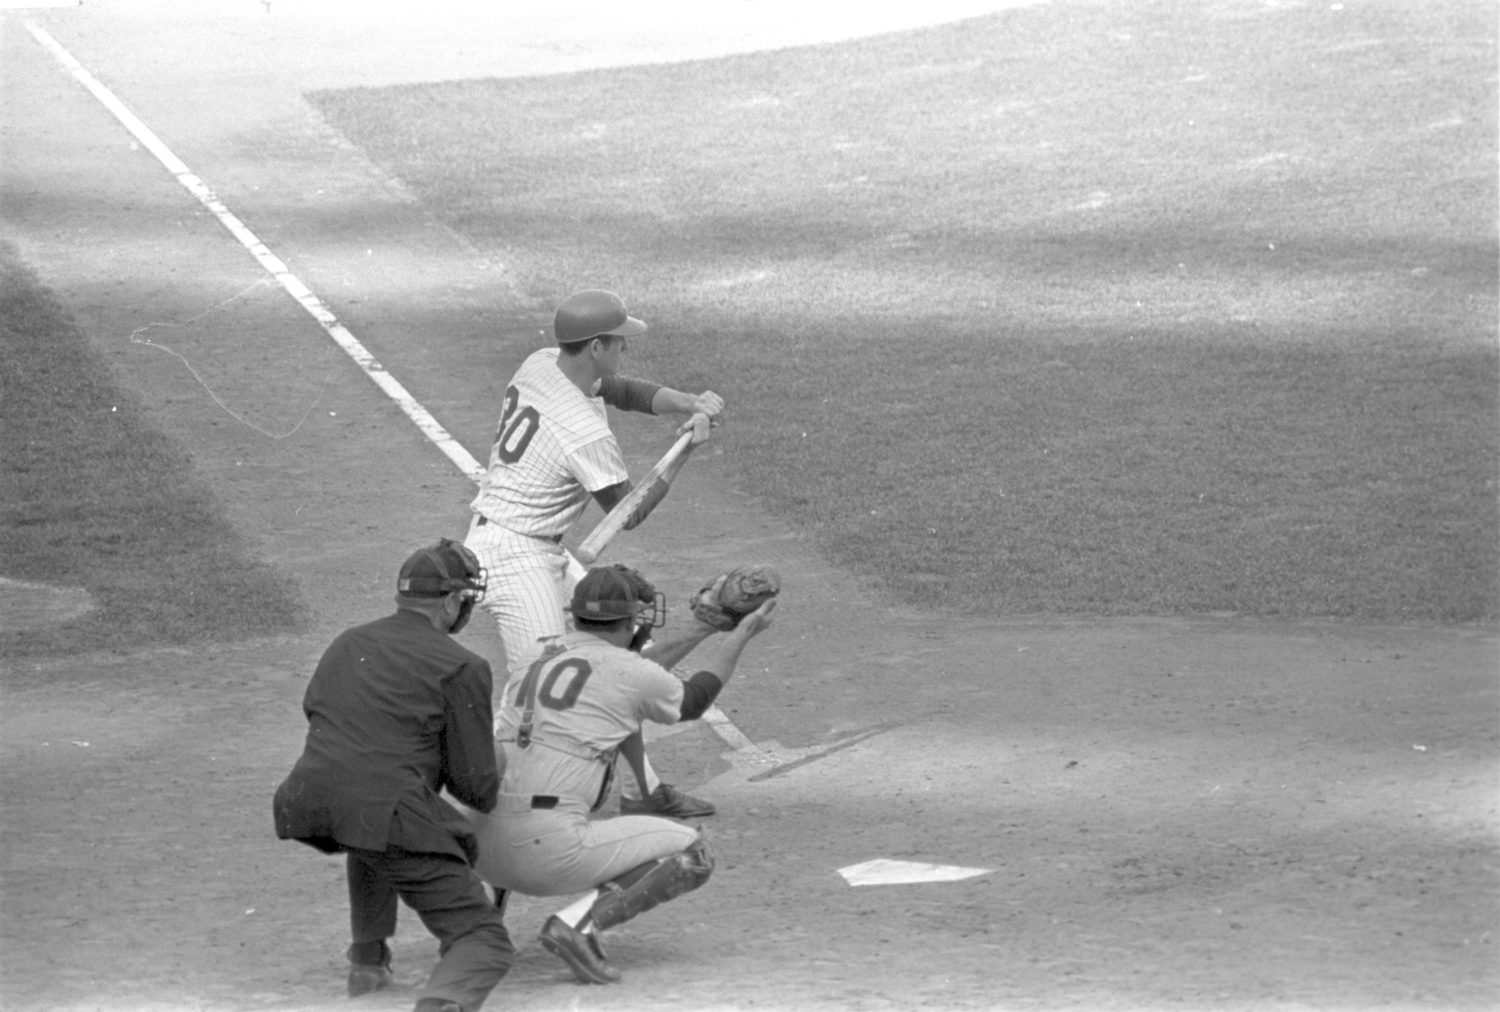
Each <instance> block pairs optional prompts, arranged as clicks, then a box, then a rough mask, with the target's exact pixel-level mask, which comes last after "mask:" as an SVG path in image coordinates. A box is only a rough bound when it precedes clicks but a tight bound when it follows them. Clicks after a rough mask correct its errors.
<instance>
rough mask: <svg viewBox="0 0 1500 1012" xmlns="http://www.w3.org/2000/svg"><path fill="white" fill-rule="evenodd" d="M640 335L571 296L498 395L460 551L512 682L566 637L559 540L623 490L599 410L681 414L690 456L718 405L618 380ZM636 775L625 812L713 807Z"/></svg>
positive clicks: (622, 319)
mask: <svg viewBox="0 0 1500 1012" xmlns="http://www.w3.org/2000/svg"><path fill="white" fill-rule="evenodd" d="M645 332H646V324H645V323H643V322H641V321H640V320H638V319H636V318H635V317H633V316H630V315H629V314H628V313H627V312H626V310H625V304H624V303H623V302H622V301H621V300H620V298H619V296H617V295H615V294H613V293H612V292H605V291H599V290H589V291H583V292H578V293H577V294H574V295H571V296H569V297H568V298H567V299H565V300H564V301H563V303H562V304H561V305H560V306H559V307H558V308H557V312H556V315H555V317H554V320H553V334H554V337H555V338H556V340H557V347H556V348H543V349H540V350H538V351H536V352H533V353H532V354H531V355H530V356H528V357H527V359H526V360H525V361H524V362H523V363H522V364H521V367H520V369H519V370H517V371H516V374H515V376H514V377H513V378H512V379H511V381H510V383H509V385H507V387H506V389H505V399H504V402H503V404H502V407H501V411H500V425H499V428H498V431H497V432H496V434H495V442H494V445H493V446H492V447H491V448H490V458H489V465H488V468H487V469H486V471H485V475H484V478H483V480H482V481H481V483H480V487H479V494H478V495H477V496H475V498H474V500H473V502H472V503H471V504H470V509H471V511H472V513H473V517H472V520H471V522H470V527H469V534H468V537H467V538H466V539H465V544H466V546H467V547H468V548H470V549H471V550H472V551H473V552H474V554H475V555H477V556H478V557H479V560H480V562H481V564H483V565H484V567H485V569H486V570H488V572H489V577H490V584H489V592H488V593H487V594H486V595H485V598H484V601H483V602H482V604H481V607H483V608H484V609H485V610H486V611H487V612H489V614H490V615H491V616H493V617H494V619H495V622H496V623H497V625H498V626H499V629H500V639H501V642H502V644H503V645H504V648H505V658H506V667H507V669H508V678H509V680H511V681H514V680H515V679H517V678H519V677H520V676H521V675H522V674H524V673H525V671H526V670H527V668H528V667H529V666H530V665H531V663H532V662H533V661H534V660H536V658H537V656H538V655H539V654H540V653H541V651H542V649H543V646H544V644H545V643H547V642H549V641H553V640H556V639H557V638H558V637H559V636H561V635H563V633H564V632H565V631H566V625H565V615H564V609H565V606H566V604H567V601H568V593H569V591H570V589H571V587H572V585H573V584H574V583H575V582H576V581H577V579H578V578H579V577H580V576H581V575H582V573H583V567H582V566H581V565H579V564H578V562H577V560H575V559H574V558H573V557H572V556H571V555H570V554H569V553H568V552H567V550H566V549H564V548H563V547H562V544H561V541H562V538H563V535H564V534H565V533H567V531H568V530H569V529H570V528H571V527H572V526H573V524H574V523H576V522H577V521H578V518H579V517H580V516H582V514H583V512H584V510H585V509H586V508H587V506H588V503H589V500H590V499H591V498H592V499H593V500H594V501H596V502H598V503H599V505H600V507H601V508H602V509H604V510H605V511H606V512H608V511H609V510H610V509H611V508H612V507H613V506H614V505H615V503H617V502H619V500H620V499H621V498H622V497H623V496H624V495H625V494H626V493H628V492H629V491H630V488H631V483H630V475H629V474H628V472H627V470H626V467H625V460H624V456H623V455H622V453H621V451H620V444H619V442H618V440H617V439H616V438H615V434H614V432H613V431H612V430H611V429H610V427H609V418H608V413H607V411H606V406H612V407H615V408H618V409H620V410H624V411H634V412H643V413H647V414H654V415H661V414H679V415H687V416H689V417H688V420H687V421H686V422H684V423H683V425H682V426H681V427H680V428H679V429H678V431H679V432H683V431H686V430H687V429H688V428H689V427H691V428H692V430H693V437H694V438H693V443H694V445H696V444H697V443H700V442H702V441H704V440H706V439H707V438H708V437H709V433H710V431H711V428H712V425H713V424H714V422H716V420H717V419H718V418H719V416H720V415H721V414H722V412H723V410H724V399H723V398H722V397H720V396H719V395H718V394H716V393H714V392H712V391H704V392H703V393H700V394H690V393H684V392H682V391H678V390H674V389H672V388H670V387H664V386H660V385H658V384H655V383H651V382H648V381H645V380H640V379H634V378H631V377H628V376H624V375H621V373H620V367H621V364H622V363H623V361H624V356H625V354H626V352H627V340H628V339H629V338H632V337H638V336H640V335H642V334H644V333H645ZM691 448H692V447H691V446H690V447H689V451H691ZM688 456H689V454H686V453H685V454H684V455H683V456H682V457H680V458H678V460H677V461H676V462H674V465H673V466H672V467H669V468H668V469H667V471H666V472H665V473H664V474H663V475H662V476H661V477H660V478H659V479H657V480H656V482H654V483H653V487H652V488H651V489H650V490H649V491H648V494H647V496H646V498H645V499H644V500H643V501H642V503H641V504H640V506H638V507H637V508H636V510H635V511H634V513H633V514H632V515H631V517H630V519H629V520H628V521H627V523H626V525H625V527H626V529H627V530H629V529H631V528H634V527H635V526H637V525H638V524H640V523H641V521H643V520H645V518H646V517H647V516H648V515H649V514H650V513H651V511H652V510H653V509H655V507H656V505H657V504H658V503H660V502H661V500H662V498H663V497H664V496H665V495H666V493H667V489H668V487H669V486H670V484H671V482H672V479H673V478H674V477H676V475H677V472H678V471H679V470H680V469H681V467H682V465H683V463H685V462H686V460H687V458H688ZM640 767H641V771H642V774H643V776H644V778H645V781H646V782H645V784H644V785H642V784H640V783H638V782H637V781H636V779H635V778H626V779H625V780H624V781H623V782H622V783H621V795H622V800H621V805H622V808H623V810H625V811H650V812H656V813H659V814H665V815H673V816H676V817H679V818H687V817H693V816H706V815H712V814H713V812H714V807H713V805H711V804H709V803H707V802H705V801H700V800H698V799H696V798H693V797H690V796H689V795H686V794H683V793H682V792H680V791H677V790H676V789H675V788H673V787H672V786H671V785H670V784H663V783H662V782H661V779H660V778H659V777H658V776H657V775H656V772H655V770H653V769H652V768H651V765H650V763H649V761H647V760H645V758H644V752H642V753H641V762H640ZM643 787H644V790H643Z"/></svg>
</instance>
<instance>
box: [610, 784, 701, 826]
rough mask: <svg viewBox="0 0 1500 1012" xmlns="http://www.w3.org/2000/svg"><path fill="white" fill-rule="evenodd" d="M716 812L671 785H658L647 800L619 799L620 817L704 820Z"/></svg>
mask: <svg viewBox="0 0 1500 1012" xmlns="http://www.w3.org/2000/svg"><path fill="white" fill-rule="evenodd" d="M716 811H718V809H717V808H715V807H714V806H713V805H711V804H709V803H708V802H707V801H704V800H702V799H701V798H695V797H693V796H692V795H691V794H684V793H682V792H681V791H679V790H678V789H677V788H675V787H673V786H672V785H671V784H658V785H657V788H656V790H654V791H652V792H651V796H650V797H649V798H638V799H634V800H632V799H631V798H626V797H621V798H620V814H621V815H665V816H666V817H667V818H669V819H704V818H707V817H708V816H710V815H712V814H714V812H716Z"/></svg>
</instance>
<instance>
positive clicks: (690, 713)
mask: <svg viewBox="0 0 1500 1012" xmlns="http://www.w3.org/2000/svg"><path fill="white" fill-rule="evenodd" d="M722 582H723V578H720V581H719V583H720V584H722ZM752 603H754V605H755V607H754V610H753V611H750V612H748V613H745V614H739V615H735V616H734V619H733V627H732V628H729V629H727V630H725V635H724V637H723V638H722V639H721V640H720V642H719V646H718V650H717V651H716V653H715V654H714V655H713V657H712V659H711V660H710V661H709V662H708V663H707V664H705V665H704V666H703V667H702V668H701V669H700V670H698V671H697V672H696V673H694V674H693V675H692V676H691V677H690V678H688V679H687V680H685V681H684V680H681V679H679V678H678V677H677V676H675V675H673V674H672V673H671V672H670V671H668V670H667V669H666V668H664V667H663V666H662V665H661V664H658V663H656V662H655V661H652V660H648V659H647V658H645V657H642V656H640V654H639V653H638V652H637V650H638V649H639V646H640V644H641V643H642V642H643V641H644V640H645V639H646V638H647V637H649V636H650V634H651V630H652V629H653V628H654V627H655V626H656V625H658V624H659V623H660V622H661V620H662V618H663V617H664V616H665V604H664V598H662V596H661V595H659V594H657V592H656V590H655V589H654V588H653V587H652V586H651V585H650V584H649V583H648V582H646V580H645V579H644V578H643V577H642V576H641V575H640V574H639V573H637V572H635V571H634V570H632V569H628V568H626V567H624V566H613V567H607V568H596V569H592V570H590V571H589V572H588V574H587V575H586V576H585V577H584V578H583V579H582V580H580V581H579V582H578V584H577V587H576V589H575V590H574V593H573V597H572V601H571V605H570V610H571V612H572V615H573V618H574V622H575V625H576V627H577V628H576V629H575V631H573V632H569V633H566V634H564V635H563V636H562V637H560V638H559V639H558V640H557V641H556V642H554V643H552V644H549V646H548V647H547V648H546V650H545V651H544V652H543V654H542V656H541V657H540V658H538V659H537V660H536V661H535V662H534V663H533V664H532V665H531V667H530V669H529V670H528V671H527V673H526V675H525V676H524V677H523V678H521V679H518V680H516V681H513V682H512V683H511V684H510V685H509V686H508V687H507V688H506V690H505V694H504V699H503V702H502V704H501V707H500V710H499V714H498V717H497V720H496V732H495V742H496V752H497V756H496V759H497V765H500V766H501V767H502V768H503V770H504V773H503V775H502V778H501V783H500V795H499V800H498V803H497V804H496V806H495V809H494V811H493V813H491V814H489V815H484V814H480V813H478V812H471V813H469V818H470V823H471V825H472V826H473V828H474V834H475V837H476V839H477V840H478V841H479V857H478V859H477V861H476V863H475V868H476V869H477V870H478V872H479V874H480V876H481V877H482V878H484V879H485V880H486V881H488V882H490V883H491V884H492V885H494V886H495V887H496V888H498V889H505V890H511V889H513V890H516V891H518V892H522V893H526V894H528V895H534V896H561V895H567V894H572V893H577V892H586V895H585V896H584V897H583V898H582V899H580V900H578V901H577V902H575V903H573V904H571V905H570V906H568V907H567V908H565V909H564V910H561V911H559V912H558V913H556V914H554V915H553V916H551V917H549V918H548V919H547V921H546V924H545V925H544V927H543V929H542V932H541V936H540V941H541V943H542V945H543V946H544V947H545V948H546V949H547V950H548V951H550V952H552V953H553V954H555V955H557V956H559V957H561V958H562V959H563V960H564V961H565V962H566V963H567V964H568V965H569V967H571V968H572V970H573V973H574V975H575V976H576V977H577V978H578V979H579V980H580V981H582V982H584V983H594V984H607V983H613V982H615V981H618V980H619V979H620V973H619V971H618V970H616V969H615V968H614V967H613V966H611V965H610V964H609V961H608V957H607V955H606V954H605V952H604V947H603V944H602V942H601V940H600V933H601V932H603V931H604V930H605V929H607V928H609V927H612V926H614V925H616V924H620V923H622V922H624V921H626V920H629V919H630V918H632V917H634V916H636V915H637V914H640V913H643V912H644V911H646V910H649V909H651V908H652V907H654V906H656V905H657V904H658V903H661V902H663V901H665V900H669V899H672V898H673V897H675V896H679V895H681V894H682V893H685V892H688V891H690V890H692V889H696V888H698V886H700V885H702V884H703V883H704V882H705V881H706V880H707V879H708V877H709V874H710V873H711V872H712V871H713V858H712V856H711V855H710V854H709V850H708V846H707V844H706V843H705V842H704V839H703V836H702V834H701V833H700V832H699V831H698V830H697V829H695V828H693V827H692V826H689V825H687V824H684V823H682V822H677V821H674V820H672V819H665V818H659V817H656V816H650V815H626V816H621V817H620V818H614V819H602V820H591V819H590V818H589V815H590V813H591V812H593V811H597V810H598V809H599V807H600V806H601V805H602V804H603V802H604V800H605V798H606V797H607V795H608V793H609V785H610V780H611V778H612V776H613V773H614V763H615V757H616V755H617V753H618V752H619V751H620V750H621V748H622V747H623V746H624V745H625V743H626V742H627V741H628V740H630V739H632V738H635V737H638V736H639V733H640V730H641V726H642V723H643V722H644V721H647V720H651V721H655V722H657V723H661V724H675V723H677V722H678V721H682V720H693V719H696V718H697V717H699V716H701V715H702V714H703V713H704V711H706V710H707V709H708V707H709V706H710V705H711V704H712V703H713V702H714V700H715V699H716V698H717V697H718V695H719V693H720V691H721V690H722V689H723V687H724V685H725V684H726V683H727V682H728V681H729V679H730V676H731V675H733V673H734V669H735V666H736V664H737V663H738V661H739V657H740V654H741V652H742V651H743V650H744V648H745V646H746V644H748V643H749V642H750V640H751V639H753V638H754V637H755V636H757V635H759V634H760V633H761V632H763V631H764V630H765V629H767V628H769V627H770V625H771V614H772V612H773V611H774V609H775V607H776V599H775V595H774V593H770V594H768V595H766V596H765V597H764V598H763V599H761V600H758V602H752ZM694 614H695V615H697V611H695V612H694ZM715 631H716V630H715V627H714V626H712V625H708V624H706V623H705V622H704V621H703V620H702V619H701V618H700V619H698V620H697V621H695V622H693V623H692V627H691V628H690V629H689V630H688V631H686V632H685V633H683V634H681V635H680V636H679V637H678V638H677V639H675V640H671V641H663V643H662V644H660V651H659V653H660V655H661V656H662V657H663V658H664V659H666V660H667V661H669V662H670V663H674V664H675V663H677V662H678V661H680V660H682V659H684V658H685V657H686V656H687V655H688V654H689V653H690V652H691V651H692V650H693V648H694V647H695V646H697V645H698V644H699V643H701V642H703V641H704V640H705V639H707V638H708V637H709V636H711V635H713V633H714V632H715Z"/></svg>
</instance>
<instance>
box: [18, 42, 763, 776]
mask: <svg viewBox="0 0 1500 1012" xmlns="http://www.w3.org/2000/svg"><path fill="white" fill-rule="evenodd" d="M26 29H27V31H29V32H31V34H32V36H33V37H35V38H36V40H37V41H38V42H40V43H41V44H42V47H43V48H45V49H46V50H47V51H48V52H50V53H51V54H52V55H53V57H55V58H56V59H57V61H58V62H59V63H61V64H62V65H63V66H64V67H65V68H67V71H68V73H70V74H72V75H73V77H74V79H75V80H77V81H78V83H79V84H81V85H83V86H84V87H85V88H87V89H88V90H89V92H90V94H92V95H93V96H94V97H95V98H97V99H98V100H99V102H100V104H102V105H103V106H104V107H105V108H106V109H108V110H109V111H110V112H111V113H112V114H113V115H114V117H115V119H117V120H119V121H120V123H121V125H122V126H124V127H125V129H126V130H128V131H130V134H131V136H133V137H134V138H135V139H136V140H137V141H139V142H140V144H141V146H142V147H144V148H145V149H146V150H147V151H149V152H151V154H153V155H154V156H156V160H157V161H159V162H161V164H162V165H163V166H164V167H165V168H166V170H167V171H168V172H170V173H171V174H172V175H173V176H174V177H175V178H176V180H177V181H178V182H179V183H181V184H182V186H183V187H184V188H185V189H186V190H187V191H188V192H189V193H191V194H192V195H193V196H194V197H196V198H197V199H198V202H199V203H201V204H202V205H203V206H204V207H206V208H207V209H208V211H209V213H210V214H212V215H213V216H214V217H215V218H216V219H218V221H219V224H221V225H223V226H224V227H225V228H226V229H227V230H228V231H229V234H230V235H232V236H234V237H235V239H237V240H239V243H240V245H241V246H244V247H245V249H247V250H249V251H250V255H251V256H253V257H255V259H256V261H257V262H259V263H260V265H261V266H262V267H263V268H265V270H266V272H267V273H268V274H270V275H271V276H272V277H273V278H275V279H276V282H277V283H278V284H279V285H281V287H282V288H283V289H284V290H285V291H286V293H287V294H288V295H290V296H291V297H292V298H293V299H295V300H296V301H297V304H298V305H300V306H301V307H302V308H303V309H304V310H306V311H307V314H308V315H309V316H311V317H312V318H313V319H314V320H317V321H318V324H319V325H320V326H321V327H322V328H323V329H324V330H325V331H327V332H328V335H329V336H330V337H332V338H333V339H334V341H336V342H337V343H338V346H339V347H340V348H343V349H344V352H345V353H346V354H347V355H348V356H349V357H350V358H352V359H353V360H354V362H355V364H357V365H358V366H359V367H360V369H362V370H363V371H364V374H365V375H366V376H368V377H370V379H372V380H374V381H375V385H376V386H378V387H380V389H381V390H383V391H385V393H386V395H387V396H388V397H390V398H391V400H393V401H395V402H396V406H397V407H399V408H400V409H401V411H402V412H403V413H404V414H405V415H406V417H408V418H410V419H411V420H412V421H413V422H415V423H416V426H417V428H418V429H420V430H421V431H422V434H423V435H425V436H426V437H427V439H428V441H430V442H431V443H432V444H433V445H434V446H436V447H437V448H438V449H439V450H441V451H442V452H443V454H444V455H445V456H446V457H447V458H448V459H449V460H451V461H453V463H454V464H457V465H458V469H459V470H460V471H462V472H463V473H464V474H466V475H468V476H469V478H470V480H472V481H476V482H477V481H478V480H479V479H480V478H482V477H483V476H484V467H483V466H482V465H481V464H480V463H479V461H477V460H475V459H474V457H473V455H472V454H470V453H469V451H468V450H465V449H464V448H463V445H462V444H460V443H459V442H458V440H456V439H454V438H453V437H452V436H451V435H449V433H448V430H447V429H444V428H443V427H442V425H440V424H438V420H437V419H436V418H433V417H432V415H431V414H430V413H429V412H428V411H427V409H426V408H424V407H422V405H421V404H419V403H418V402H417V399H416V398H415V397H413V396H412V395H411V394H410V393H408V392H407V390H406V388H405V387H403V386H402V385H401V383H400V382H399V381H398V380H397V379H396V378H395V377H394V376H392V375H391V374H390V373H389V372H387V371H386V370H385V367H384V366H382V365H381V364H380V363H379V362H377V361H376V360H375V356H374V355H371V354H370V352H369V349H367V348H366V347H365V346H364V345H363V344H361V343H360V342H359V339H358V338H356V337H355V336H354V335H353V334H351V333H350V332H349V330H348V328H347V327H345V326H344V325H343V324H342V323H340V322H339V320H338V317H337V316H335V315H334V313H333V310H331V309H329V308H328V306H327V305H326V304H325V303H324V302H323V300H322V299H320V298H318V297H317V296H316V295H314V294H313V292H312V289H310V288H308V287H307V285H305V284H303V283H302V279H300V278H298V277H297V276H296V275H295V274H293V273H292V272H291V270H290V269H289V268H288V267H287V265H286V264H285V263H283V262H282V260H281V258H280V257H278V256H277V255H276V254H274V253H272V252H271V250H270V248H269V247H268V246H266V244H265V243H263V242H261V241H260V238H259V237H258V236H256V234H255V233H254V232H252V231H250V229H249V227H248V226H246V225H245V223H244V222H242V221H240V219H239V218H237V217H236V216H235V215H234V213H233V212H232V211H230V210H229V208H228V207H226V206H225V205H224V202H223V201H221V200H220V199H219V198H218V196H217V195H216V194H215V193H214V191H213V190H211V189H209V187H208V185H207V184H206V183H204V182H203V180H202V179H199V178H198V176H197V175H196V174H195V173H194V172H193V171H192V170H191V169H189V168H188V167H187V164H186V163H184V162H183V161H182V159H180V158H178V157H177V156H176V155H175V154H173V153H172V150H171V149H170V148H168V147H167V146H166V145H165V144H164V143H162V141H161V138H159V137H157V136H156V134H155V133H153V132H152V131H151V128H150V127H148V126H146V124H145V123H144V122H142V120H141V118H140V117H139V116H137V115H136V114H135V113H133V112H131V111H130V109H129V108H127V107H126V105H125V103H124V102H121V101H120V100H119V99H118V98H116V97H115V95H114V92H112V91H110V90H109V89H108V88H106V87H105V86H104V85H103V84H102V83H100V81H99V79H98V78H96V77H95V76H94V75H93V74H91V73H89V71H88V68H86V67H84V65H83V64H81V63H79V62H78V60H77V59H75V58H74V56H73V54H72V53H70V52H68V51H67V50H66V49H64V48H63V46H62V44H61V43H59V42H58V41H57V40H56V39H54V38H53V37H52V36H51V35H49V34H48V33H47V31H46V30H45V29H43V28H42V27H41V26H39V25H37V24H35V23H33V22H30V21H28V22H26ZM704 717H705V719H706V720H707V721H708V724H709V726H710V727H712V728H713V729H714V731H715V733H717V734H718V736H719V737H720V738H721V739H722V740H723V741H724V743H725V744H727V745H728V746H729V747H730V748H732V749H734V750H735V751H736V752H740V753H744V754H746V755H749V756H753V757H759V756H761V755H762V752H761V750H760V749H758V748H756V747H755V743H754V742H752V741H751V740H750V739H749V738H747V737H745V735H744V734H743V733H741V731H740V729H739V728H737V727H735V726H734V725H733V724H732V723H730V721H729V718H728V717H726V716H725V715H724V713H723V711H721V710H719V708H718V707H711V708H710V709H709V711H708V713H706V714H705V715H704Z"/></svg>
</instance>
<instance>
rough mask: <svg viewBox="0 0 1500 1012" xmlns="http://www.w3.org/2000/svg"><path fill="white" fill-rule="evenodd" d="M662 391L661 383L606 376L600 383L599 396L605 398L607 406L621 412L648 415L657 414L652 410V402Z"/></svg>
mask: <svg viewBox="0 0 1500 1012" xmlns="http://www.w3.org/2000/svg"><path fill="white" fill-rule="evenodd" d="M660 389H661V384H660V383H652V382H651V381H650V380H643V379H636V378H634V377H633V376H606V377H604V379H602V380H600V381H599V396H600V397H602V398H604V403H605V404H608V405H609V406H610V407H612V408H619V409H620V410H621V411H635V412H639V413H641V414H646V415H654V414H656V412H654V411H652V410H651V402H652V401H653V400H654V399H655V398H656V392H657V391H658V390H660Z"/></svg>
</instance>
